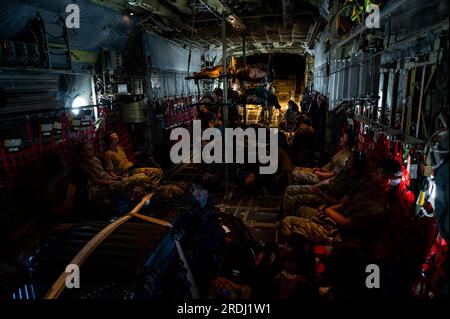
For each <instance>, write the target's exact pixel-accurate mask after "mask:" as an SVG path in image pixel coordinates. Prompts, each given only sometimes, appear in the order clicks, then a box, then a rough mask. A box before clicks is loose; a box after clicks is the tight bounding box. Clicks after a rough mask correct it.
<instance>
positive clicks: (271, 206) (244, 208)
mask: <svg viewBox="0 0 450 319" xmlns="http://www.w3.org/2000/svg"><path fill="white" fill-rule="evenodd" d="M202 172H203V170H202V169H199V167H198V166H196V165H195V164H185V165H182V166H179V167H177V168H176V169H174V170H172V172H171V173H170V174H169V175H168V178H167V179H166V180H165V181H164V182H165V183H171V182H176V181H180V180H183V181H188V180H193V179H194V178H195V177H197V176H200V175H201V174H202ZM234 190H235V189H234V185H233V184H232V183H230V185H229V188H228V193H225V192H220V193H213V196H214V201H215V205H216V209H217V210H218V211H227V212H230V213H232V214H233V215H234V216H236V217H238V218H240V219H241V220H242V221H243V222H244V224H245V225H246V226H247V227H248V228H249V230H250V232H251V234H252V236H253V239H254V240H256V241H262V242H268V241H272V242H276V243H278V244H281V246H283V244H284V241H283V238H282V236H280V235H281V234H280V232H279V227H278V226H279V222H278V215H279V211H280V205H281V196H271V195H269V196H267V195H262V196H261V195H260V196H257V195H242V194H239V193H238V192H235V191H234Z"/></svg>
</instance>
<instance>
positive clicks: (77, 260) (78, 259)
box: [44, 193, 154, 299]
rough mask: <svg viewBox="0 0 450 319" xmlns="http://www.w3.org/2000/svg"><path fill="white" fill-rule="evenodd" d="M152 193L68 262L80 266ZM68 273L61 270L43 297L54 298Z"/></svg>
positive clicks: (107, 227)
mask: <svg viewBox="0 0 450 319" xmlns="http://www.w3.org/2000/svg"><path fill="white" fill-rule="evenodd" d="M153 194H154V193H151V194H148V195H146V196H144V197H143V198H142V200H141V201H140V202H139V203H138V204H137V205H136V206H135V207H134V208H133V210H132V211H131V212H129V213H128V214H127V215H125V216H122V217H120V218H119V219H118V220H116V221H114V222H113V223H111V224H109V225H108V226H106V227H105V228H103V229H102V230H101V231H100V232H99V233H98V234H97V235H95V236H94V238H92V239H91V240H90V241H89V242H88V243H87V244H86V245H84V247H83V248H82V249H81V250H80V251H79V252H78V254H77V255H76V256H75V257H74V258H73V259H72V260H71V262H70V264H75V265H77V266H78V267H79V266H81V265H82V264H83V263H84V262H85V261H86V259H87V258H88V257H89V256H90V255H91V254H92V253H93V252H94V250H95V249H96V248H97V247H98V246H99V245H100V244H101V243H102V242H103V241H104V240H105V239H106V238H107V237H108V236H109V235H111V234H112V233H113V232H114V231H115V230H116V229H117V228H119V226H121V225H123V224H124V223H125V222H126V221H128V220H129V219H130V218H131V217H133V216H134V215H135V214H137V212H139V211H140V210H141V209H142V207H143V206H144V205H145V204H146V203H147V202H148V201H149V200H150V199H151V198H152V197H153ZM67 275H68V273H67V272H65V271H64V272H63V273H62V274H61V275H60V276H59V278H58V279H57V280H56V282H55V283H54V284H53V285H52V286H51V287H50V289H49V290H48V292H47V294H46V295H45V297H44V298H45V299H56V298H58V297H59V296H60V295H61V293H62V292H63V291H64V289H65V288H66V278H67Z"/></svg>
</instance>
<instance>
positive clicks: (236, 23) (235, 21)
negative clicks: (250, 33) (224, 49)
mask: <svg viewBox="0 0 450 319" xmlns="http://www.w3.org/2000/svg"><path fill="white" fill-rule="evenodd" d="M227 21H228V23H229V24H231V26H232V27H233V28H234V29H236V30H237V31H239V32H244V31H245V30H246V28H245V24H244V22H242V20H241V19H239V18H238V17H237V16H236V15H234V14H230V15H229V16H228V17H227Z"/></svg>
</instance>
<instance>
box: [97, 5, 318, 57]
mask: <svg viewBox="0 0 450 319" xmlns="http://www.w3.org/2000/svg"><path fill="white" fill-rule="evenodd" d="M91 1H92V2H94V3H96V4H98V5H101V6H105V7H108V8H110V9H113V10H119V11H122V12H127V13H130V12H133V14H134V15H136V16H137V17H139V18H140V19H141V24H143V25H145V27H146V28H147V29H148V30H151V31H154V32H156V33H158V34H161V35H163V36H164V37H167V38H170V39H172V40H174V41H176V42H178V43H180V44H182V45H193V46H197V47H201V48H220V47H221V46H222V42H221V24H220V19H221V15H222V13H223V14H225V15H226V16H227V17H231V19H229V20H234V22H238V26H234V27H233V26H231V24H228V27H227V41H228V42H227V46H228V48H229V52H230V54H232V55H241V54H242V45H243V39H242V38H243V37H245V40H246V42H245V43H246V53H247V54H254V53H267V52H280V53H297V54H301V53H303V52H304V48H305V47H310V46H311V44H312V43H313V42H314V41H315V39H316V36H317V34H318V30H319V29H320V27H321V26H322V25H323V18H322V17H321V16H320V14H319V9H318V6H319V5H320V2H321V1H320V0H309V1H295V0H281V1H280V0H224V1H222V0H91ZM229 22H230V21H229Z"/></svg>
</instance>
